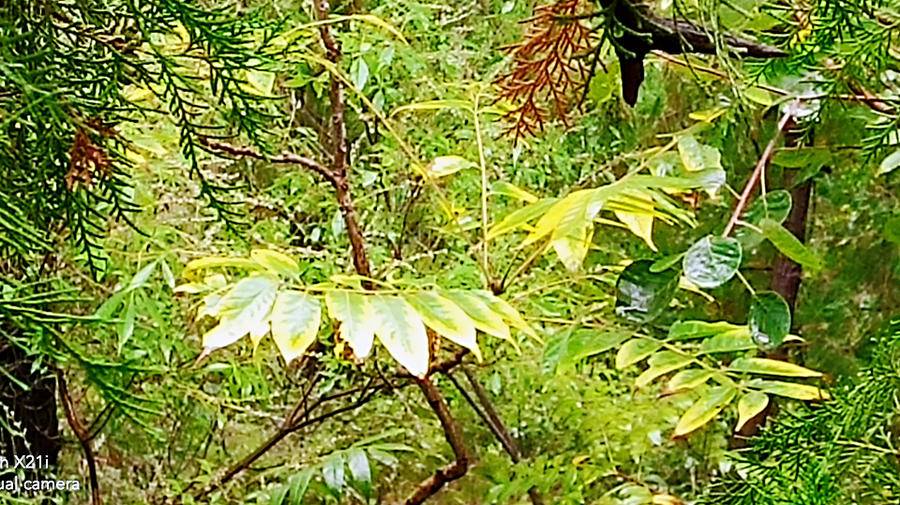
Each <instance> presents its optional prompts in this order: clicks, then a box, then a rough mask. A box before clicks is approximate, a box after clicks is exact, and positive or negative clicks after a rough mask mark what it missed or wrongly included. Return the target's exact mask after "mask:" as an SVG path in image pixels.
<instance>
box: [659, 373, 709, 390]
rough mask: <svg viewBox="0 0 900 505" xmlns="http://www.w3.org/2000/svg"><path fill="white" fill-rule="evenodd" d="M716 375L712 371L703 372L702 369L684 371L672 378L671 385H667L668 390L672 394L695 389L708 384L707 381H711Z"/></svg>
mask: <svg viewBox="0 0 900 505" xmlns="http://www.w3.org/2000/svg"><path fill="white" fill-rule="evenodd" d="M715 374H716V372H714V371H712V370H703V369H700V368H691V369H689V370H682V371H680V372H678V373H677V374H675V375H674V376H672V378H671V379H670V380H669V383H668V384H667V385H666V389H667V390H669V391H671V392H676V391H686V390H688V389H694V388H696V387H700V386H702V385H703V384H706V381H708V380H709V379H711V378H712V377H713V376H714V375H715Z"/></svg>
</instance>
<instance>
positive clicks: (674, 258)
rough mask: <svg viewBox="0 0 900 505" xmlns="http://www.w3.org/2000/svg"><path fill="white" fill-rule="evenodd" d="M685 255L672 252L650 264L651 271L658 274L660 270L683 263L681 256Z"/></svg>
mask: <svg viewBox="0 0 900 505" xmlns="http://www.w3.org/2000/svg"><path fill="white" fill-rule="evenodd" d="M683 256H684V253H678V254H670V255H668V256H664V257H662V258H660V259H658V260H656V261H654V262H653V264H652V265H650V272H651V273H654V274H658V273H660V272H664V271H666V270H668V269H670V268H672V267H674V266H675V265H677V264H679V263H681V258H682V257H683Z"/></svg>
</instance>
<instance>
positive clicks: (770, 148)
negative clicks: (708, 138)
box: [722, 100, 800, 237]
mask: <svg viewBox="0 0 900 505" xmlns="http://www.w3.org/2000/svg"><path fill="white" fill-rule="evenodd" d="M799 104H800V101H799V100H794V101H793V102H791V103H790V104H788V106H787V108H786V110H785V112H784V115H783V116H781V120H779V121H778V130H777V131H776V132H775V134H774V135H773V136H772V138H771V139H770V140H769V143H768V144H767V145H766V148H765V150H763V153H762V155H761V156H760V157H759V161H757V162H756V167H754V168H753V173H752V174H750V179H748V180H747V184H746V185H744V190H743V191H742V192H741V197H740V198H739V199H738V203H737V205H736V206H735V207H734V212H733V213H732V214H731V219H729V220H728V225H726V226H725V231H723V232H722V236H723V237H727V236H728V235H730V234H731V231H732V230H734V226H735V225H736V224H737V222H738V220H739V219H740V218H741V215H742V214H743V213H744V209H745V208H746V207H747V204H748V203H749V202H750V197H751V196H752V195H753V190H754V189H756V184H757V183H758V182H759V180H760V179H761V178H762V175H763V172H764V171H765V170H766V167H768V166H769V162H770V161H772V155H773V154H775V146H776V145H777V144H778V140H779V139H780V138H781V135H782V134H783V133H784V132H785V130H787V128H788V126H789V125H790V124H792V123H793V121H792V120H793V118H794V116H795V115H796V112H797V107H798V106H799Z"/></svg>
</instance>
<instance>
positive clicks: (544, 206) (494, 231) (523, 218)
mask: <svg viewBox="0 0 900 505" xmlns="http://www.w3.org/2000/svg"><path fill="white" fill-rule="evenodd" d="M558 201H559V199H557V198H542V199H540V200H537V201H535V202H532V203H529V204H528V205H526V206H525V207H522V208H521V209H518V210H516V211H513V212H511V213H510V214H508V215H507V216H506V217H505V218H503V220H502V221H500V222H499V223H497V224H495V225H494V226H492V227H491V229H490V230H488V233H487V239H488V240H492V239H494V238H497V237H499V236H500V235H503V234H505V233H509V232H511V231H513V230H517V229H519V228H521V227H523V226H524V225H526V224H527V223H528V222H530V221H533V220H535V219H537V218H538V217H540V216H542V215H543V214H544V213H545V212H547V210H548V209H550V208H551V207H553V205H554V204H556V202H558Z"/></svg>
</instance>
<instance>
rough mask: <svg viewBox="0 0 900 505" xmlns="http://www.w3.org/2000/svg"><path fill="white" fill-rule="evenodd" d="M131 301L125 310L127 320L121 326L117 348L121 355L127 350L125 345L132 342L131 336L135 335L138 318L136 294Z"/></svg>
mask: <svg viewBox="0 0 900 505" xmlns="http://www.w3.org/2000/svg"><path fill="white" fill-rule="evenodd" d="M130 298H131V299H130V300H129V302H128V306H127V308H126V309H125V319H124V320H123V321H122V324H121V326H119V343H118V346H117V351H118V353H119V354H121V353H122V349H124V348H125V344H126V343H128V341H129V340H131V336H132V335H134V322H135V318H136V317H137V309H136V304H135V300H134V293H132V294H131V297H130Z"/></svg>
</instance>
